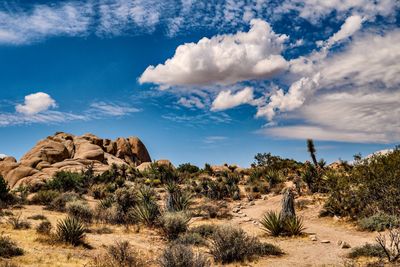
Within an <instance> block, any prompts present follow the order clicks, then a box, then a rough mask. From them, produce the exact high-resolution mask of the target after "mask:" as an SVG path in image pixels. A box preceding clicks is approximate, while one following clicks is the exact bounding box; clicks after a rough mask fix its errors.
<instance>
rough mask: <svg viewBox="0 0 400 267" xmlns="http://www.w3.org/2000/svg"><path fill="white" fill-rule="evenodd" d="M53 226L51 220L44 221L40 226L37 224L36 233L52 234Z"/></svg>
mask: <svg viewBox="0 0 400 267" xmlns="http://www.w3.org/2000/svg"><path fill="white" fill-rule="evenodd" d="M52 228H53V226H52V225H51V223H50V222H49V221H42V222H41V223H40V224H39V225H38V226H36V233H38V234H42V235H50V233H51V229H52Z"/></svg>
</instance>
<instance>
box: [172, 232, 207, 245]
mask: <svg viewBox="0 0 400 267" xmlns="http://www.w3.org/2000/svg"><path fill="white" fill-rule="evenodd" d="M176 242H177V243H180V244H184V245H195V246H201V245H206V244H207V242H206V240H205V239H204V238H203V237H202V236H201V235H200V234H198V233H193V232H187V233H184V234H183V235H181V236H179V237H178V239H177V240H176Z"/></svg>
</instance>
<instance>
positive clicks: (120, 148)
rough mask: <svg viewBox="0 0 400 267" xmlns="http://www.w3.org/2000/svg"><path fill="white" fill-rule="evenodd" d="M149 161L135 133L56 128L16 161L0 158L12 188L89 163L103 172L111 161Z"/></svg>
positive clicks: (1, 170)
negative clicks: (108, 135)
mask: <svg viewBox="0 0 400 267" xmlns="http://www.w3.org/2000/svg"><path fill="white" fill-rule="evenodd" d="M144 162H151V158H150V155H149V153H148V151H147V149H146V147H145V145H144V144H143V143H142V141H140V139H139V138H137V137H129V138H117V139H116V140H114V141H112V140H110V139H101V138H99V137H97V136H95V135H93V134H84V135H82V136H74V135H72V134H68V133H63V132H58V133H56V134H55V135H53V136H48V137H47V138H46V139H43V140H41V141H39V142H38V143H37V144H36V145H35V146H34V147H33V148H32V149H31V150H30V151H28V152H27V153H26V154H25V155H24V156H23V157H22V158H21V159H20V161H19V162H17V160H16V159H15V158H13V157H3V158H0V175H2V176H3V177H4V178H5V180H6V181H7V182H8V184H9V186H10V187H11V188H15V187H18V186H20V185H35V184H40V183H43V182H44V181H46V180H47V179H50V178H51V177H52V176H53V175H54V174H55V173H56V172H58V171H73V172H78V171H82V170H84V169H86V168H87V166H89V165H92V166H93V170H94V171H95V173H102V172H104V171H106V170H108V169H109V167H110V165H112V164H117V165H130V166H139V165H140V164H142V163H144Z"/></svg>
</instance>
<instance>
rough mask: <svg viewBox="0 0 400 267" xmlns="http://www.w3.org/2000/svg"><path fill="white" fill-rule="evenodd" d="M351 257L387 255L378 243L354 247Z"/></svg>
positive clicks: (379, 256) (380, 256)
mask: <svg viewBox="0 0 400 267" xmlns="http://www.w3.org/2000/svg"><path fill="white" fill-rule="evenodd" d="M348 256H349V258H352V259H356V258H359V257H378V258H382V257H385V251H384V250H383V248H382V247H381V246H380V245H378V244H365V245H363V246H360V247H355V248H352V249H351V251H350V253H349V255H348Z"/></svg>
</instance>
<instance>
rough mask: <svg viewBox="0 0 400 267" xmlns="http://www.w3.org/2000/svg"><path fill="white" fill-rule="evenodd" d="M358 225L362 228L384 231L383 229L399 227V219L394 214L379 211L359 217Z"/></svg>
mask: <svg viewBox="0 0 400 267" xmlns="http://www.w3.org/2000/svg"><path fill="white" fill-rule="evenodd" d="M358 225H359V227H360V228H361V229H362V230H368V231H384V230H385V229H391V228H396V227H399V226H400V219H399V217H397V216H395V215H389V214H385V213H381V212H380V213H377V214H374V215H372V216H370V217H366V218H362V219H360V220H359V221H358Z"/></svg>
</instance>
